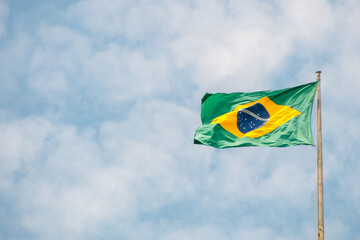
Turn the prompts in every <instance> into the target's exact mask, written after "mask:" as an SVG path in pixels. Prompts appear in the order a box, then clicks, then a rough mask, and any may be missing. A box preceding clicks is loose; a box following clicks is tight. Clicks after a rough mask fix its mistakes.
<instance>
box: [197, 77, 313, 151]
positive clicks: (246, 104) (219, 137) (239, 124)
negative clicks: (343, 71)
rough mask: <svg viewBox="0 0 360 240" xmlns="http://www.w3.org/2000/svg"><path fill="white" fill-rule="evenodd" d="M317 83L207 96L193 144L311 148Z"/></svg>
mask: <svg viewBox="0 0 360 240" xmlns="http://www.w3.org/2000/svg"><path fill="white" fill-rule="evenodd" d="M317 85H318V82H312V83H308V84H305V85H301V86H297V87H293V88H287V89H282V90H273V91H261V92H249V93H245V92H237V93H215V94H211V93H206V94H205V95H204V97H203V98H202V100H201V102H202V103H201V121H202V126H201V127H199V128H198V129H197V130H196V133H195V137H194V143H195V144H204V145H208V146H212V147H216V148H229V147H246V146H268V147H288V146H294V145H312V144H313V137H312V133H311V112H312V106H313V101H314V96H315V92H316V89H317Z"/></svg>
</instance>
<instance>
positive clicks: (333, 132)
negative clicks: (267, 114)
mask: <svg viewBox="0 0 360 240" xmlns="http://www.w3.org/2000/svg"><path fill="white" fill-rule="evenodd" d="M359 22H360V2H359V1H356V0H349V1H340V0H333V1H325V0H304V1H286V0H274V1H261V0H251V1H250V0H222V1H220V0H194V1H190V0H183V1H180V0H167V1H165V0H163V1H162V0H159V1H148V0H105V1H104V0H87V1H85V0H84V1H74V0H66V1H60V0H56V1H45V0H36V1H23V0H12V1H10V0H8V1H7V0H0V83H1V84H0V133H1V134H0V239H40V240H42V239H44V240H45V239H46V240H48V239H77V240H81V239H130V240H132V239H134V240H144V239H159V240H178V239H182V240H183V239H189V240H203V239H208V240H235V239H236V240H237V239H247V240H252V239H254V240H256V239H261V240H266V239H269V240H270V239H271V240H274V239H275V240H285V239H292V240H297V239H314V238H315V236H314V149H313V147H309V146H299V147H292V148H234V149H226V150H218V149H212V148H209V147H205V146H199V145H193V144H192V142H193V135H194V131H195V129H196V128H197V127H198V126H200V124H201V122H200V99H201V97H202V95H203V94H204V93H205V92H236V91H256V90H267V89H281V88H286V87H291V86H295V85H299V84H303V83H307V82H311V81H314V80H315V79H316V74H315V71H317V70H322V71H323V73H322V98H323V100H322V101H323V141H324V143H323V151H324V184H325V185H324V187H325V189H324V194H325V200H324V201H325V237H326V239H328V240H335V239H357V240H359V239H360V230H359V227H358V226H359V225H360V220H359V217H358V216H359V215H360V207H359V206H360V204H359V203H360V190H359V189H360V188H359V187H358V186H357V185H358V183H359V182H360V174H359V173H360V162H359V161H358V160H359V155H360V151H359V147H358V143H359V140H360V127H359V126H358V123H359V122H360V115H359V113H358V109H359V108H358V106H359V103H360V100H359V96H358V90H359V88H360V80H359V77H358V76H360V68H359V65H360V47H359V46H360V45H359V42H360V30H359V28H358V23H359ZM314 127H315V125H314V126H313V128H314Z"/></svg>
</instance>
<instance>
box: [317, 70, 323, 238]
mask: <svg viewBox="0 0 360 240" xmlns="http://www.w3.org/2000/svg"><path fill="white" fill-rule="evenodd" d="M316 73H317V81H318V88H317V207H318V240H324V199H323V193H324V191H323V162H322V139H321V93H320V74H321V71H317V72H316Z"/></svg>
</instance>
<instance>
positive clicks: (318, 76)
mask: <svg viewBox="0 0 360 240" xmlns="http://www.w3.org/2000/svg"><path fill="white" fill-rule="evenodd" d="M315 73H317V79H316V80H318V81H319V80H320V74H321V71H316V72H315Z"/></svg>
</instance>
